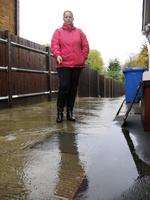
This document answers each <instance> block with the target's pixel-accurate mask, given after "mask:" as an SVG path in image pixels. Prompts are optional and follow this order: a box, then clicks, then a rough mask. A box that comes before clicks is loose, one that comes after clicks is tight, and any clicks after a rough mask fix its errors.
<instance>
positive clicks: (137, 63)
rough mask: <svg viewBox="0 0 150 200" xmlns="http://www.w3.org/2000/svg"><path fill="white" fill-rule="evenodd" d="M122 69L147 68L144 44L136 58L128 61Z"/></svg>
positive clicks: (146, 49)
mask: <svg viewBox="0 0 150 200" xmlns="http://www.w3.org/2000/svg"><path fill="white" fill-rule="evenodd" d="M124 67H148V48H147V45H146V44H144V45H143V46H142V48H141V51H140V53H139V54H137V55H136V56H133V57H131V58H130V60H128V61H127V62H126V63H125V64H124Z"/></svg>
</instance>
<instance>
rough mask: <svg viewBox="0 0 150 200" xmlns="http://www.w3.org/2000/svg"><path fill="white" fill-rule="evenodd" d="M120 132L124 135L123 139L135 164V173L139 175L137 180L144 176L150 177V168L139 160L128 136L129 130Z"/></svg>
mask: <svg viewBox="0 0 150 200" xmlns="http://www.w3.org/2000/svg"><path fill="white" fill-rule="evenodd" d="M122 132H123V134H124V137H125V139H126V141H127V144H128V146H129V149H130V152H131V155H132V157H133V160H134V162H135V165H136V168H137V171H138V174H139V177H138V178H141V177H143V176H146V175H150V166H149V165H148V164H147V163H146V162H144V161H143V160H142V159H140V157H139V156H138V154H137V153H136V150H135V147H134V144H133V142H132V139H131V137H130V134H129V130H128V129H125V128H124V129H122Z"/></svg>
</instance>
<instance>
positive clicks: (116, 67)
mask: <svg viewBox="0 0 150 200" xmlns="http://www.w3.org/2000/svg"><path fill="white" fill-rule="evenodd" d="M107 73H108V76H109V77H111V78H113V79H115V80H122V71H121V66H120V62H119V61H118V60H117V59H116V58H115V59H113V60H110V62H109V66H108V69H107Z"/></svg>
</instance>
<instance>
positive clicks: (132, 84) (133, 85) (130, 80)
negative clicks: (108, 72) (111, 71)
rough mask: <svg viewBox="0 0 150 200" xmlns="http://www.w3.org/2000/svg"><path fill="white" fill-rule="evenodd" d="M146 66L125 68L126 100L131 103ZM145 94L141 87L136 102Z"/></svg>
mask: <svg viewBox="0 0 150 200" xmlns="http://www.w3.org/2000/svg"><path fill="white" fill-rule="evenodd" d="M145 70H146V69H144V68H126V69H125V70H123V73H124V76H125V100H126V103H131V102H132V101H133V99H134V98H135V95H136V91H137V88H138V86H139V85H140V82H141V81H142V76H143V72H144V71H145ZM142 95H143V89H142V88H141V89H140V91H139V93H138V95H137V97H136V99H135V102H134V103H138V102H139V100H140V99H141V97H142Z"/></svg>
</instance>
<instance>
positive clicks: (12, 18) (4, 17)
mask: <svg viewBox="0 0 150 200" xmlns="http://www.w3.org/2000/svg"><path fill="white" fill-rule="evenodd" d="M18 3H19V1H18V0H0V30H9V31H10V32H11V33H13V34H16V35H18V34H19V18H18V13H19V4H18Z"/></svg>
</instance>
